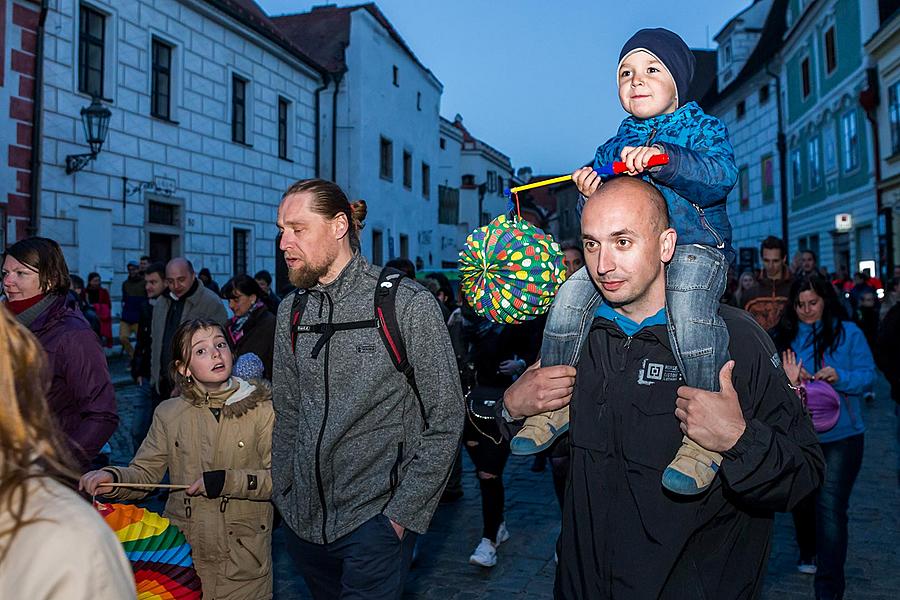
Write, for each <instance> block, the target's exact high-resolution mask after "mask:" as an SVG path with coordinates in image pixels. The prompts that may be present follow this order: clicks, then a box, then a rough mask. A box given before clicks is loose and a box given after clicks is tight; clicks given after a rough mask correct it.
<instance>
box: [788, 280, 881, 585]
mask: <svg viewBox="0 0 900 600" xmlns="http://www.w3.org/2000/svg"><path fill="white" fill-rule="evenodd" d="M776 341H777V342H778V346H779V349H780V350H783V351H785V350H790V351H792V352H793V353H794V355H795V356H796V360H794V356H791V355H790V353H786V355H785V358H786V359H787V360H786V361H785V362H786V369H785V370H786V371H787V372H788V377H789V378H791V379H792V381H791V383H792V384H793V385H795V386H796V385H799V384H800V383H801V382H805V381H809V380H812V379H815V380H819V381H825V382H827V383H829V384H831V386H832V387H833V388H834V389H835V390H836V391H837V392H838V394H839V395H840V397H841V408H840V416H839V417H838V420H837V423H836V424H835V425H834V427H832V428H831V429H829V430H827V431H822V432H819V443H820V444H821V445H822V453H823V454H824V455H825V464H826V472H825V480H824V482H823V483H822V487H821V488H819V490H818V491H817V492H816V493H815V494H813V495H812V496H810V497H809V498H808V499H807V500H804V501H803V502H802V503H801V504H800V505H798V507H797V508H796V509H795V510H794V524H795V526H796V529H797V544H798V545H799V546H800V562H799V563H798V567H797V568H798V569H799V570H800V571H801V572H804V573H815V576H816V578H815V590H816V598H817V599H829V600H830V599H832V598H842V597H843V595H844V562H845V560H846V558H847V506H848V504H849V500H850V493H851V491H852V490H853V483H854V482H855V481H856V476H857V474H858V473H859V469H860V466H861V464H862V457H863V437H864V432H865V430H866V428H865V424H864V423H863V418H862V411H861V409H860V399H861V398H862V395H863V393H864V392H865V391H866V390H867V389H871V386H872V381H873V378H874V376H875V361H874V359H873V358H872V353H871V352H870V351H869V346H868V344H867V343H866V338H865V336H864V335H863V333H862V331H861V330H860V329H859V328H858V327H857V326H856V325H855V324H854V323H853V322H851V321H850V320H848V318H847V316H846V315H845V314H844V310H843V309H842V308H841V306H840V303H839V301H838V297H837V294H836V292H835V291H834V288H833V287H832V285H831V283H830V282H828V281H826V280H824V279H822V278H821V277H820V276H818V275H812V276H803V277H800V278H799V279H797V280H796V281H795V282H794V284H793V286H792V287H791V293H790V298H789V299H788V303H787V306H785V311H784V314H783V315H782V318H781V322H780V323H779V325H778V329H777V335H776ZM792 365H793V368H790V367H791V366H792Z"/></svg>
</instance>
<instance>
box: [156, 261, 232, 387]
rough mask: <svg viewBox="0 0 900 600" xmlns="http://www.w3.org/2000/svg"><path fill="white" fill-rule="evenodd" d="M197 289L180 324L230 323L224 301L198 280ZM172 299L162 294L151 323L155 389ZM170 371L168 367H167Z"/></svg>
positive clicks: (186, 306) (185, 309) (188, 299)
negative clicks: (188, 322) (191, 322)
mask: <svg viewBox="0 0 900 600" xmlns="http://www.w3.org/2000/svg"><path fill="white" fill-rule="evenodd" d="M196 282H197V289H196V290H195V291H194V293H193V294H191V295H190V296H188V297H187V299H186V300H185V301H184V311H182V313H181V321H180V322H179V324H180V323H184V322H185V321H189V320H191V319H212V320H213V321H216V322H217V323H219V324H221V325H222V326H223V327H224V326H225V323H226V322H227V321H228V312H227V311H226V310H225V305H224V304H222V299H221V298H219V297H218V296H217V295H216V293H215V292H213V291H212V290H210V289H208V288H206V287H204V286H203V282H202V281H200V279H199V278H198V279H197V280H196ZM170 304H172V298H171V297H170V296H169V291H168V290H166V291H165V292H163V293H162V295H161V296H160V297H159V300H157V302H156V304H155V305H154V306H153V318H152V320H151V322H150V384H151V385H152V386H153V387H154V388H155V387H156V384H157V382H158V381H159V369H160V367H162V366H163V365H162V364H160V363H161V362H162V345H163V337H164V336H165V330H166V315H168V314H169V305H170ZM166 368H167V369H168V367H166Z"/></svg>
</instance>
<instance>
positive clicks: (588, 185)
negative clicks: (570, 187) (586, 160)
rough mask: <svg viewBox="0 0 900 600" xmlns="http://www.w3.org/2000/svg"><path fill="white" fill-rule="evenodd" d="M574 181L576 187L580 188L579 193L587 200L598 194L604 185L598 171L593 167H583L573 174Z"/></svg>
mask: <svg viewBox="0 0 900 600" xmlns="http://www.w3.org/2000/svg"><path fill="white" fill-rule="evenodd" d="M572 181H574V182H575V187H577V188H578V191H579V192H580V193H581V195H582V196H584V197H585V198H590V197H591V194H593V193H594V192H596V191H597V188H599V187H600V184H601V183H602V182H601V181H600V176H599V175H597V171H595V170H594V169H592V168H591V167H581V168H580V169H578V170H577V171H575V172H574V173H572Z"/></svg>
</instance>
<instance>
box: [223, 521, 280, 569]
mask: <svg viewBox="0 0 900 600" xmlns="http://www.w3.org/2000/svg"><path fill="white" fill-rule="evenodd" d="M226 527H227V528H228V564H227V565H225V577H227V578H228V579H231V580H234V581H247V580H252V579H258V578H260V577H265V576H266V575H268V574H269V571H271V570H272V532H271V528H270V526H268V525H266V524H265V523H262V522H260V524H259V525H258V526H257V527H253V526H252V525H250V524H247V523H229V524H227V525H226Z"/></svg>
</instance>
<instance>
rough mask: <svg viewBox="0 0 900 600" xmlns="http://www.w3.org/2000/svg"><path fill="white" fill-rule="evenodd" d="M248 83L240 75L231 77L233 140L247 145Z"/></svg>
mask: <svg viewBox="0 0 900 600" xmlns="http://www.w3.org/2000/svg"><path fill="white" fill-rule="evenodd" d="M249 87H250V82H248V81H247V80H246V79H244V78H243V77H240V76H239V75H232V76H231V140H232V141H233V142H237V143H239V144H246V143H247V91H248V88H249Z"/></svg>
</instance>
